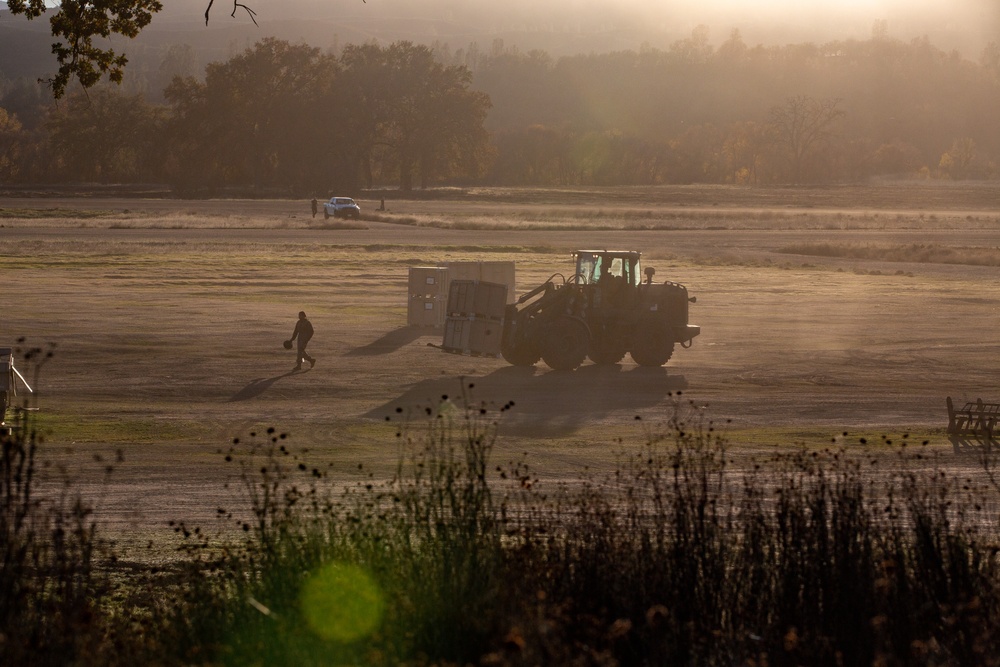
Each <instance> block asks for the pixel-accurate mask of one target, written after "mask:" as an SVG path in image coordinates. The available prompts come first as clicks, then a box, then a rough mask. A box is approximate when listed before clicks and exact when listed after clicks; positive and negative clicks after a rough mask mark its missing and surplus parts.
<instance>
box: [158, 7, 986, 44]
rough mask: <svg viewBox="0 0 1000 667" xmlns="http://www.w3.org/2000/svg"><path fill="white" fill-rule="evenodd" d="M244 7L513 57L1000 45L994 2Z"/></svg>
mask: <svg viewBox="0 0 1000 667" xmlns="http://www.w3.org/2000/svg"><path fill="white" fill-rule="evenodd" d="M205 5H206V3H205V2H204V1H203V0H178V1H175V2H172V3H169V5H168V6H167V7H166V8H165V9H164V14H163V16H164V17H167V16H169V17H173V18H179V19H185V20H186V19H189V18H190V17H192V16H194V17H200V16H201V13H202V12H203V11H204V7H205ZM250 6H252V7H253V8H254V10H255V11H256V12H257V17H258V21H259V22H260V23H261V29H262V30H263V31H264V32H267V31H268V30H269V29H270V27H274V26H275V24H277V23H287V22H289V21H305V22H306V23H310V22H312V23H319V24H323V25H325V26H327V29H328V30H329V31H332V32H339V33H340V34H341V35H342V37H343V36H344V35H347V34H351V35H359V36H365V35H367V36H368V37H369V38H374V39H412V40H414V41H429V40H440V41H442V42H446V43H450V44H451V45H452V46H453V47H458V46H465V43H466V42H467V41H471V40H478V41H480V42H481V43H482V42H484V41H485V42H487V43H488V42H489V41H490V40H491V39H493V38H505V39H508V40H514V41H515V43H517V45H518V46H519V47H520V48H522V49H531V48H539V49H545V50H547V51H549V52H550V53H552V54H553V55H564V54H565V53H569V52H590V51H594V52H601V51H608V50H617V49H637V48H640V47H641V46H642V45H643V44H648V45H649V46H652V47H655V48H664V47H666V46H669V45H670V44H671V43H672V42H674V41H676V40H678V39H682V38H684V37H686V36H688V35H689V34H690V32H691V30H692V29H694V28H695V27H697V26H699V25H705V26H707V27H708V28H709V29H710V33H711V40H712V41H713V42H715V43H719V42H721V41H723V40H725V39H726V37H727V36H728V35H729V34H730V32H731V31H732V30H734V29H738V30H739V31H740V32H741V34H742V35H743V39H744V41H745V42H746V43H748V44H750V45H756V44H765V45H771V44H776V45H783V44H788V43H799V42H817V43H823V42H827V41H832V40H841V39H867V38H868V37H870V36H871V34H872V28H873V26H874V25H875V24H876V22H879V23H880V24H881V25H882V26H884V28H885V29H886V30H887V32H888V35H889V36H891V37H893V38H896V39H901V40H903V41H909V40H911V39H914V38H917V37H923V36H927V37H928V38H929V39H930V40H931V42H933V43H934V44H936V45H937V46H939V47H940V48H943V49H946V50H952V49H955V50H958V51H959V52H961V53H962V54H963V55H964V56H965V57H967V58H973V59H974V58H976V57H978V56H979V54H980V52H981V50H982V48H983V47H984V46H985V45H986V44H988V43H989V42H990V41H996V40H997V39H998V36H1000V3H997V2H995V0H839V1H835V0H825V1H822V0H821V1H812V2H801V1H797V0H769V1H767V0H705V1H703V2H699V3H686V2H677V1H676V0H673V1H669V2H657V1H655V0H558V1H550V2H534V1H531V0H511V1H509V2H504V3H493V2H486V1H485V0H430V1H428V2H420V3H413V2H409V1H407V0H369V1H368V2H362V1H361V0H341V1H340V2H328V1H326V0H293V1H292V2H287V3H274V2H270V3H267V2H256V3H250ZM213 12H215V14H214V17H215V19H214V20H215V21H216V25H219V26H221V25H223V24H231V23H232V22H234V21H235V22H239V23H244V22H245V23H247V24H251V22H250V19H249V17H248V16H247V15H246V14H245V13H244V14H243V15H241V14H240V13H237V14H236V16H235V17H234V18H230V16H229V6H228V5H226V6H224V7H223V6H217V7H215V8H214V9H213ZM251 25H252V24H251ZM303 30H304V31H305V32H308V28H303Z"/></svg>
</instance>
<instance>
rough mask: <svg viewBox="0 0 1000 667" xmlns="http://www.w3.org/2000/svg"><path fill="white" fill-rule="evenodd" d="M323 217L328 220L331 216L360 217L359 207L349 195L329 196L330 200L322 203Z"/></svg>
mask: <svg viewBox="0 0 1000 667" xmlns="http://www.w3.org/2000/svg"><path fill="white" fill-rule="evenodd" d="M323 217H324V218H326V219H327V220H329V219H330V218H331V217H333V218H354V219H355V220H357V219H358V218H360V217H361V207H360V206H358V205H357V204H356V203H355V202H354V200H353V199H351V198H350V197H331V198H330V201H328V202H326V203H325V204H323Z"/></svg>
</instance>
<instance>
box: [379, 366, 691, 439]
mask: <svg viewBox="0 0 1000 667" xmlns="http://www.w3.org/2000/svg"><path fill="white" fill-rule="evenodd" d="M687 387H688V383H687V380H686V379H685V378H684V376H683V375H671V374H669V373H668V372H667V369H666V368H643V367H632V366H621V365H613V366H597V365H593V364H586V365H584V366H581V367H580V368H578V369H576V370H575V371H550V370H548V369H546V368H542V367H527V368H523V367H516V366H508V367H504V368H501V369H498V370H496V371H494V372H492V373H490V374H488V375H485V376H482V377H472V376H464V377H458V376H448V377H441V378H434V379H428V380H423V381H421V382H418V383H416V384H414V385H412V386H410V387H409V388H408V389H407V390H406V391H405V392H404V393H403V394H401V395H400V396H399V397H397V398H395V399H393V400H391V401H389V402H387V403H385V404H383V405H381V406H379V407H378V408H375V409H374V410H371V411H369V412H368V413H366V414H365V416H366V417H369V418H373V419H385V418H386V417H389V418H390V419H393V420H395V419H398V418H400V417H403V418H406V419H409V420H411V421H412V420H418V419H423V418H425V417H426V415H427V414H428V412H427V411H428V410H430V411H431V414H434V413H435V411H436V410H437V408H438V406H439V405H440V404H441V402H442V401H443V400H446V399H447V400H450V401H451V402H452V403H453V404H455V405H457V406H458V407H459V408H461V407H462V404H463V402H464V403H465V404H467V405H468V406H470V407H477V406H480V405H485V406H486V407H488V408H490V409H491V410H494V409H499V408H500V407H502V406H504V405H506V404H508V403H509V402H513V407H512V408H511V409H510V410H509V411H505V413H504V415H503V417H502V420H501V422H502V426H501V431H502V432H503V433H509V434H512V435H523V436H537V437H558V436H564V435H570V434H573V433H575V432H577V431H579V430H580V429H581V428H585V427H586V426H588V425H590V424H594V423H596V422H598V421H601V420H603V419H606V418H608V417H609V416H611V415H613V414H616V413H621V415H622V416H628V417H635V416H636V415H637V414H638V412H640V411H648V410H650V409H653V408H656V407H658V406H661V405H665V404H666V399H667V397H668V396H669V395H670V394H671V393H673V392H677V391H681V390H684V389H687ZM463 394H464V395H463ZM629 413H631V414H629Z"/></svg>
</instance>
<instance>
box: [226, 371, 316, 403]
mask: <svg viewBox="0 0 1000 667" xmlns="http://www.w3.org/2000/svg"><path fill="white" fill-rule="evenodd" d="M305 372H307V371H304V370H300V371H288V372H287V373H282V374H281V375H275V376H274V377H270V378H255V379H253V380H250V384H248V385H247V386H245V387H243V388H242V389H240V390H239V391H238V392H236V393H235V394H233V395H232V396H230V397H229V403H235V402H237V401H245V400H247V399H251V398H256V397H258V396H260V395H261V394H263V393H264V392H265V391H267V390H268V389H269V388H270V387H271V385H273V384H274V383H275V382H277V381H278V380H281V379H282V378H286V377H288V376H289V375H299V374H300V373H305Z"/></svg>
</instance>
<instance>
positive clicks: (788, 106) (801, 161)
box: [770, 95, 844, 183]
mask: <svg viewBox="0 0 1000 667" xmlns="http://www.w3.org/2000/svg"><path fill="white" fill-rule="evenodd" d="M839 104H840V100H839V99H823V100H817V99H813V98H811V97H808V96H806V95H796V96H795V97H789V98H788V99H786V100H785V102H784V104H779V105H777V106H774V107H772V108H771V113H770V125H771V129H772V132H773V134H772V136H773V138H774V142H775V145H776V146H777V148H778V150H779V151H780V153H781V155H782V156H783V157H784V158H785V159H786V161H787V163H788V167H789V177H790V179H791V181H792V182H794V183H799V182H801V181H802V180H803V179H804V177H806V176H807V173H806V171H805V168H806V166H807V162H808V160H809V159H810V158H814V157H816V155H817V154H818V152H819V150H820V148H822V147H823V146H825V144H826V142H827V140H828V139H829V138H830V136H831V134H832V130H833V126H834V124H835V123H836V122H837V121H838V120H840V119H841V118H842V117H843V116H844V112H843V111H842V110H841V109H839V108H838V105H839Z"/></svg>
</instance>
